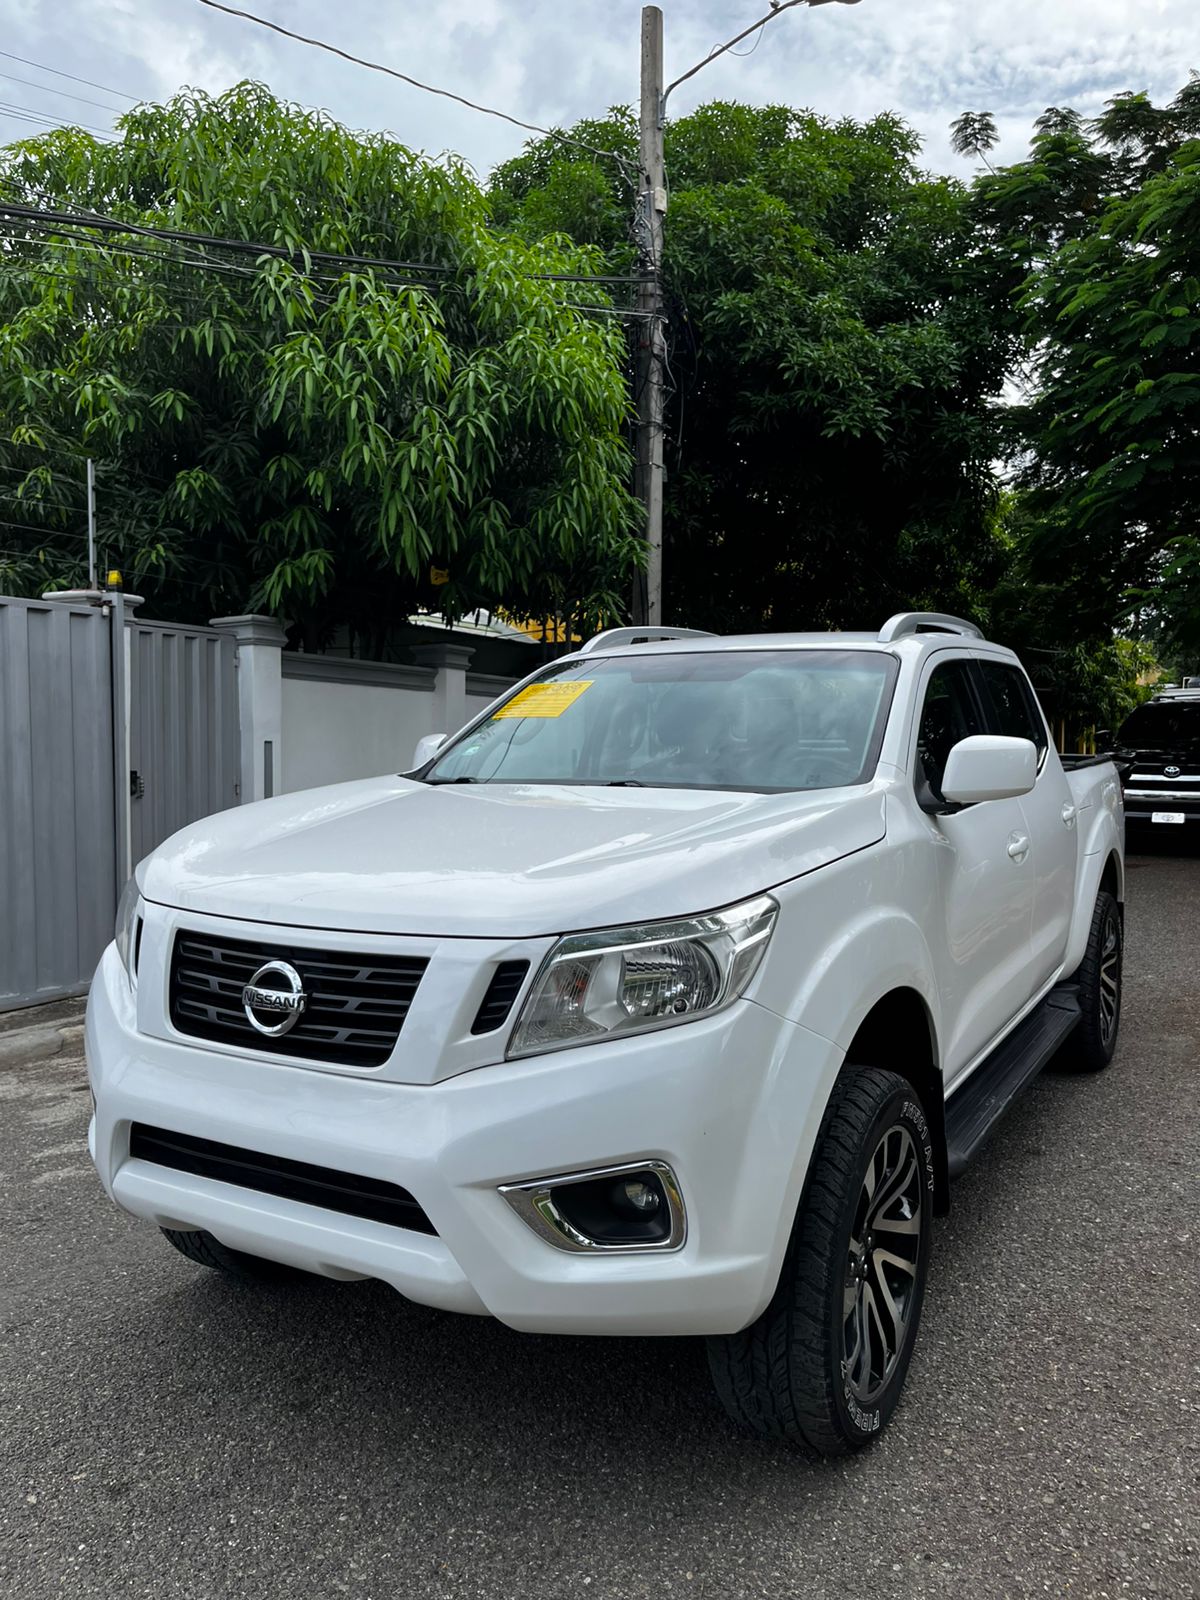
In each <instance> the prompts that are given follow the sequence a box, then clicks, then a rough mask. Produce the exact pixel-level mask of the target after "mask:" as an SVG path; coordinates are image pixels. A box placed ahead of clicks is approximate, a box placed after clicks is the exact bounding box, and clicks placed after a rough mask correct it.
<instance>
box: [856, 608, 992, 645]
mask: <svg viewBox="0 0 1200 1600" xmlns="http://www.w3.org/2000/svg"><path fill="white" fill-rule="evenodd" d="M907 633H961V634H963V635H965V636H966V638H968V639H982V638H983V630H982V628H977V627H976V626H975V624H974V623H973V622H967V621H966V620H965V619H964V618H962V617H950V616H947V615H946V613H945V612H944V611H897V613H896V615H895V616H894V617H889V618H888V619H887V621H886V622H885V623H884V625H883V627H882V628H880V630H879V643H880V644H891V642H892V640H893V639H902V638H903V637H904V636H905V634H907Z"/></svg>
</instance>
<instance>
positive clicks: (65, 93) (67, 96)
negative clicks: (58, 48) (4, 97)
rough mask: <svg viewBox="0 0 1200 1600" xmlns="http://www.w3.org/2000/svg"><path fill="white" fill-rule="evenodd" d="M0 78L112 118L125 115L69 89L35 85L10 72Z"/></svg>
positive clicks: (114, 108) (45, 84)
mask: <svg viewBox="0 0 1200 1600" xmlns="http://www.w3.org/2000/svg"><path fill="white" fill-rule="evenodd" d="M0 78H3V79H4V80H5V82H6V83H22V84H24V85H25V87H26V88H27V89H39V90H41V92H42V93H43V94H57V95H61V96H62V98H63V99H64V100H78V101H79V103H80V105H82V106H97V107H99V109H100V110H101V111H111V112H112V113H113V115H114V116H118V117H123V116H124V115H125V113H124V112H123V111H119V110H118V109H117V107H116V106H106V105H105V104H104V102H103V101H102V100H89V99H88V98H87V96H86V95H82V94H72V93H71V91H70V90H69V89H56V88H55V87H54V85H53V84H50V83H35V82H34V80H33V79H32V78H16V77H14V76H13V74H12V73H11V72H0Z"/></svg>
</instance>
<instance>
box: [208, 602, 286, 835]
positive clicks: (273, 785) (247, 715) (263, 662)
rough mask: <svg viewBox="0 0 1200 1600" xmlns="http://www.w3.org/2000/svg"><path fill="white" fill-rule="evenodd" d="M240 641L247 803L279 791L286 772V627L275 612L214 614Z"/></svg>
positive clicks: (215, 621)
mask: <svg viewBox="0 0 1200 1600" xmlns="http://www.w3.org/2000/svg"><path fill="white" fill-rule="evenodd" d="M210 626H211V627H213V628H217V629H219V630H220V631H221V632H223V633H231V634H232V635H233V637H234V639H235V640H236V642H237V684H238V719H239V722H240V725H241V736H242V747H241V756H242V782H241V798H242V804H243V805H246V804H248V802H249V801H251V800H268V799H270V797H271V796H272V795H273V794H278V793H279V789H280V785H281V781H282V773H283V664H282V660H281V657H282V653H283V646H284V632H283V629H282V628H281V627H280V625H279V623H278V622H276V620H275V618H274V617H264V616H258V615H256V614H254V613H251V614H250V615H248V616H243V617H214V618H213V619H212V622H211V623H210Z"/></svg>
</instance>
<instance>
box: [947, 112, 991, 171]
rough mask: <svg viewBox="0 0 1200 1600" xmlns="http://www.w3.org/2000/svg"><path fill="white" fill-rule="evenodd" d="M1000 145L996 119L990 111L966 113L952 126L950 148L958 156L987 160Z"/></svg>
mask: <svg viewBox="0 0 1200 1600" xmlns="http://www.w3.org/2000/svg"><path fill="white" fill-rule="evenodd" d="M999 143H1000V134H999V132H998V131H997V128H996V119H995V117H994V116H993V115H992V114H991V112H990V111H964V112H963V114H962V116H961V117H958V118H956V119H955V121H954V122H952V123H951V124H950V148H951V149H952V150H953V151H954V152H955V154H956V155H960V156H976V157H981V158H984V159H986V157H987V153H988V151H989V150H994V149H995V147H996V146H997V145H998V144H999Z"/></svg>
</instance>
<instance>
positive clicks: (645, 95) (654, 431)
mask: <svg viewBox="0 0 1200 1600" xmlns="http://www.w3.org/2000/svg"><path fill="white" fill-rule="evenodd" d="M640 154H641V160H640V163H639V165H640V169H641V170H640V173H639V181H638V201H637V205H638V211H637V218H636V223H635V234H636V238H637V244H638V266H639V272H640V275H641V282H640V283H639V284H638V294H637V309H638V312H639V316H638V321H637V329H638V334H637V340H638V345H637V353H638V359H637V391H636V392H637V412H638V432H637V475H636V492H637V496H638V498H639V500H641V502H642V504H643V505H644V506H645V508H646V570H645V572H644V573H639V575H638V579H637V582H636V585H635V590H634V604H633V620H634V622H635V623H648V624H651V625H652V626H660V625H661V623H662V619H663V614H662V515H663V478H664V476H665V469H664V464H663V368H664V366H665V363H666V352H667V333H666V326H665V322H664V318H663V294H662V251H663V219H664V217H665V216H666V211H667V190H666V179H665V164H664V160H663V14H662V11H661V10H660V9H659V7H658V6H643V8H642V95H641V139H640Z"/></svg>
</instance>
